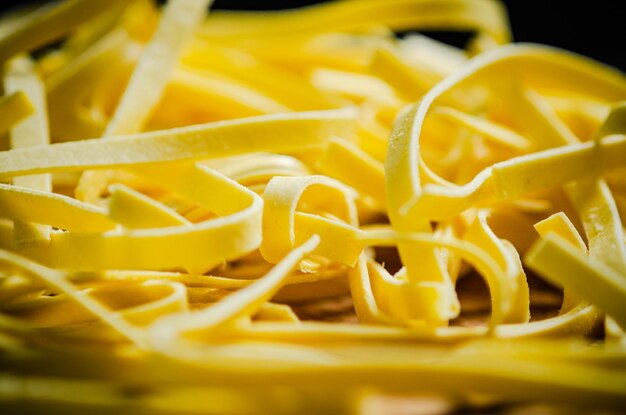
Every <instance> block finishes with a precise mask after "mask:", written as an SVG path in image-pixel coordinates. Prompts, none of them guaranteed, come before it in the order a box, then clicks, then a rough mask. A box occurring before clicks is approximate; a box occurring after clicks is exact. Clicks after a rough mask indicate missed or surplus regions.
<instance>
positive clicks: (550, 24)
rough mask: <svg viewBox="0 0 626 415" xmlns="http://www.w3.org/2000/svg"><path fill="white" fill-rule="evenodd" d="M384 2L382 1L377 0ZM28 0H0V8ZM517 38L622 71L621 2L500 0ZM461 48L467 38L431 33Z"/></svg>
mask: <svg viewBox="0 0 626 415" xmlns="http://www.w3.org/2000/svg"><path fill="white" fill-rule="evenodd" d="M380 1H385V0H380ZM27 2H28V1H19V0H14V1H9V2H0V11H2V10H6V9H8V8H10V7H12V6H16V5H19V4H22V3H27ZM315 3H320V1H314V0H280V1H279V0H256V1H253V0H247V1H245V0H215V3H214V5H213V7H214V8H215V9H255V10H263V9H285V8H293V7H299V6H304V5H310V4H315ZM504 4H505V5H506V7H507V9H508V10H509V18H510V20H511V25H512V28H513V36H514V39H515V40H516V41H518V42H537V43H545V44H549V45H553V46H558V47H562V48H565V49H568V50H571V51H574V52H578V53H581V54H583V55H587V56H590V57H592V58H595V59H597V60H600V61H602V62H604V63H608V64H610V65H613V66H616V67H618V68H619V69H621V70H622V71H626V44H625V43H626V13H624V11H623V9H622V6H624V5H625V4H626V2H624V0H612V1H611V0H591V1H574V0H571V1H568V0H508V1H507V0H505V1H504ZM434 35H435V37H436V38H438V39H440V40H444V41H448V42H450V43H453V44H456V45H458V46H461V45H462V44H463V42H464V41H465V40H466V39H467V36H463V35H459V34H451V33H436V34H434Z"/></svg>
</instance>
